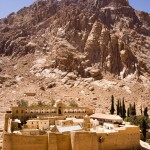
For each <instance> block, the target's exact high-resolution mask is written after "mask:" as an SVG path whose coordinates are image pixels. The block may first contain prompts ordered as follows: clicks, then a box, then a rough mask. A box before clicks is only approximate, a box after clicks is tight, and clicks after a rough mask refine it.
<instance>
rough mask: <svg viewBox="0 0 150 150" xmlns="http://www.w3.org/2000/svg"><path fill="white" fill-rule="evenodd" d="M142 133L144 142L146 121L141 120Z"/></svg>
mask: <svg viewBox="0 0 150 150" xmlns="http://www.w3.org/2000/svg"><path fill="white" fill-rule="evenodd" d="M142 133H143V137H144V141H146V120H145V119H144V118H143V120H142Z"/></svg>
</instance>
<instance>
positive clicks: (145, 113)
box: [144, 107, 148, 117]
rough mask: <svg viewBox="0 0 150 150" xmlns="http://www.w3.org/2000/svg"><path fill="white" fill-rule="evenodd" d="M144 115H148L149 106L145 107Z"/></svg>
mask: <svg viewBox="0 0 150 150" xmlns="http://www.w3.org/2000/svg"><path fill="white" fill-rule="evenodd" d="M144 116H145V117H148V108H147V107H145V109H144Z"/></svg>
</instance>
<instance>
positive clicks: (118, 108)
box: [116, 99, 120, 115]
mask: <svg viewBox="0 0 150 150" xmlns="http://www.w3.org/2000/svg"><path fill="white" fill-rule="evenodd" d="M119 101H120V100H119V99H118V101H117V106H116V107H117V115H119V110H120V107H119V106H120V105H119V104H120V102H119Z"/></svg>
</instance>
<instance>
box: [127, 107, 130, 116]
mask: <svg viewBox="0 0 150 150" xmlns="http://www.w3.org/2000/svg"><path fill="white" fill-rule="evenodd" d="M127 117H130V108H128V109H127Z"/></svg>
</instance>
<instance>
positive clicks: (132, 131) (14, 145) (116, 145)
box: [3, 127, 140, 150]
mask: <svg viewBox="0 0 150 150" xmlns="http://www.w3.org/2000/svg"><path fill="white" fill-rule="evenodd" d="M139 134H140V133H139V129H138V127H137V128H135V127H134V128H131V127H130V128H126V130H121V131H118V132H115V133H109V134H108V133H96V132H83V131H80V132H75V131H73V132H71V133H66V134H65V133H48V135H42V136H39V135H38V136H25V135H15V134H4V143H3V150H28V149H30V150H82V149H85V150H138V149H139V146H140V145H139V141H140V138H139V137H140V135H139Z"/></svg>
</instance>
